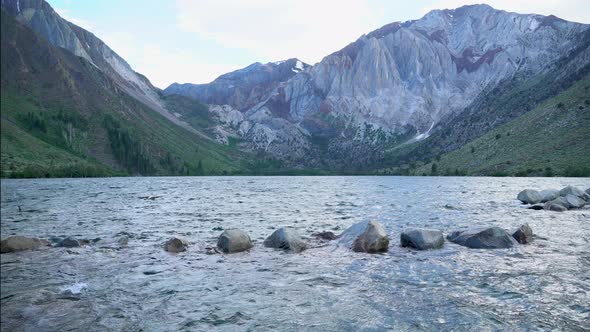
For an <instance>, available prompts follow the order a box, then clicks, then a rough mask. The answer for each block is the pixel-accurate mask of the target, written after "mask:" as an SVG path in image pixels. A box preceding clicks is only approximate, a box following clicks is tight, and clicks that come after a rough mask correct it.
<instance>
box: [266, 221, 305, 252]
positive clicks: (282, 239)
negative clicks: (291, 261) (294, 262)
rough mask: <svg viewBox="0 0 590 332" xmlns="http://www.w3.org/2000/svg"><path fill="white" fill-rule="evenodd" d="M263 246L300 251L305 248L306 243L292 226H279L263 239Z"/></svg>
mask: <svg viewBox="0 0 590 332" xmlns="http://www.w3.org/2000/svg"><path fill="white" fill-rule="evenodd" d="M264 246H266V247H269V248H276V249H284V250H289V251H292V252H301V251H303V250H305V249H307V244H306V243H305V242H304V241H303V240H302V239H301V237H300V236H299V234H297V231H296V230H295V229H294V228H292V227H281V228H279V229H277V230H276V231H274V232H273V233H272V234H271V235H270V236H269V237H267V238H266V240H264Z"/></svg>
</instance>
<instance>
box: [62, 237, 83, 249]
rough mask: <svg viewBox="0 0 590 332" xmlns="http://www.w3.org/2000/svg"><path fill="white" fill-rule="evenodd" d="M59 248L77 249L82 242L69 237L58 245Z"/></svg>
mask: <svg viewBox="0 0 590 332" xmlns="http://www.w3.org/2000/svg"><path fill="white" fill-rule="evenodd" d="M57 246H58V247H64V248H77V247H79V246H80V241H78V240H76V239H75V238H73V237H67V238H65V239H63V240H61V241H60V242H59V243H58V244H57Z"/></svg>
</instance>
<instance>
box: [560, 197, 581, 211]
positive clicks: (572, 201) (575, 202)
mask: <svg viewBox="0 0 590 332" xmlns="http://www.w3.org/2000/svg"><path fill="white" fill-rule="evenodd" d="M563 198H564V199H565V201H566V202H567V204H569V208H570V209H571V208H574V209H579V208H581V207H583V206H584V205H586V201H585V200H583V199H582V198H580V197H578V196H574V195H572V194H567V195H566V196H565V197H563Z"/></svg>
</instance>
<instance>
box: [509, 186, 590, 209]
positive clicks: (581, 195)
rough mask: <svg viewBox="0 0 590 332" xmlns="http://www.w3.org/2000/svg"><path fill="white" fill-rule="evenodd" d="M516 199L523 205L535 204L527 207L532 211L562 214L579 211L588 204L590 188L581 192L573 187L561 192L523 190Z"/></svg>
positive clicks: (589, 201) (555, 190)
mask: <svg viewBox="0 0 590 332" xmlns="http://www.w3.org/2000/svg"><path fill="white" fill-rule="evenodd" d="M516 198H517V199H518V200H519V201H521V202H522V203H524V204H537V203H543V205H532V206H531V207H529V208H530V209H533V210H548V211H557V212H563V211H567V210H570V209H579V208H582V207H584V206H585V205H586V204H588V203H590V188H588V189H586V191H583V190H581V189H579V188H577V187H574V186H567V187H565V188H563V189H561V190H557V189H545V190H541V191H540V192H539V191H536V190H533V189H525V190H523V191H521V192H520V193H518V195H517V196H516Z"/></svg>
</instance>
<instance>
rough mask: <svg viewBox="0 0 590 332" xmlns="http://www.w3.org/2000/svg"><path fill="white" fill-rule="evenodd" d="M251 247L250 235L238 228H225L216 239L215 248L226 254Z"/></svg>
mask: <svg viewBox="0 0 590 332" xmlns="http://www.w3.org/2000/svg"><path fill="white" fill-rule="evenodd" d="M252 247H253V245H252V240H250V236H248V234H247V233H246V232H244V231H242V230H240V229H227V230H225V231H224V232H223V233H221V235H220V236H219V239H218V240H217V248H219V250H221V251H223V252H224V253H226V254H231V253H234V252H241V251H246V250H249V249H250V248H252Z"/></svg>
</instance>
